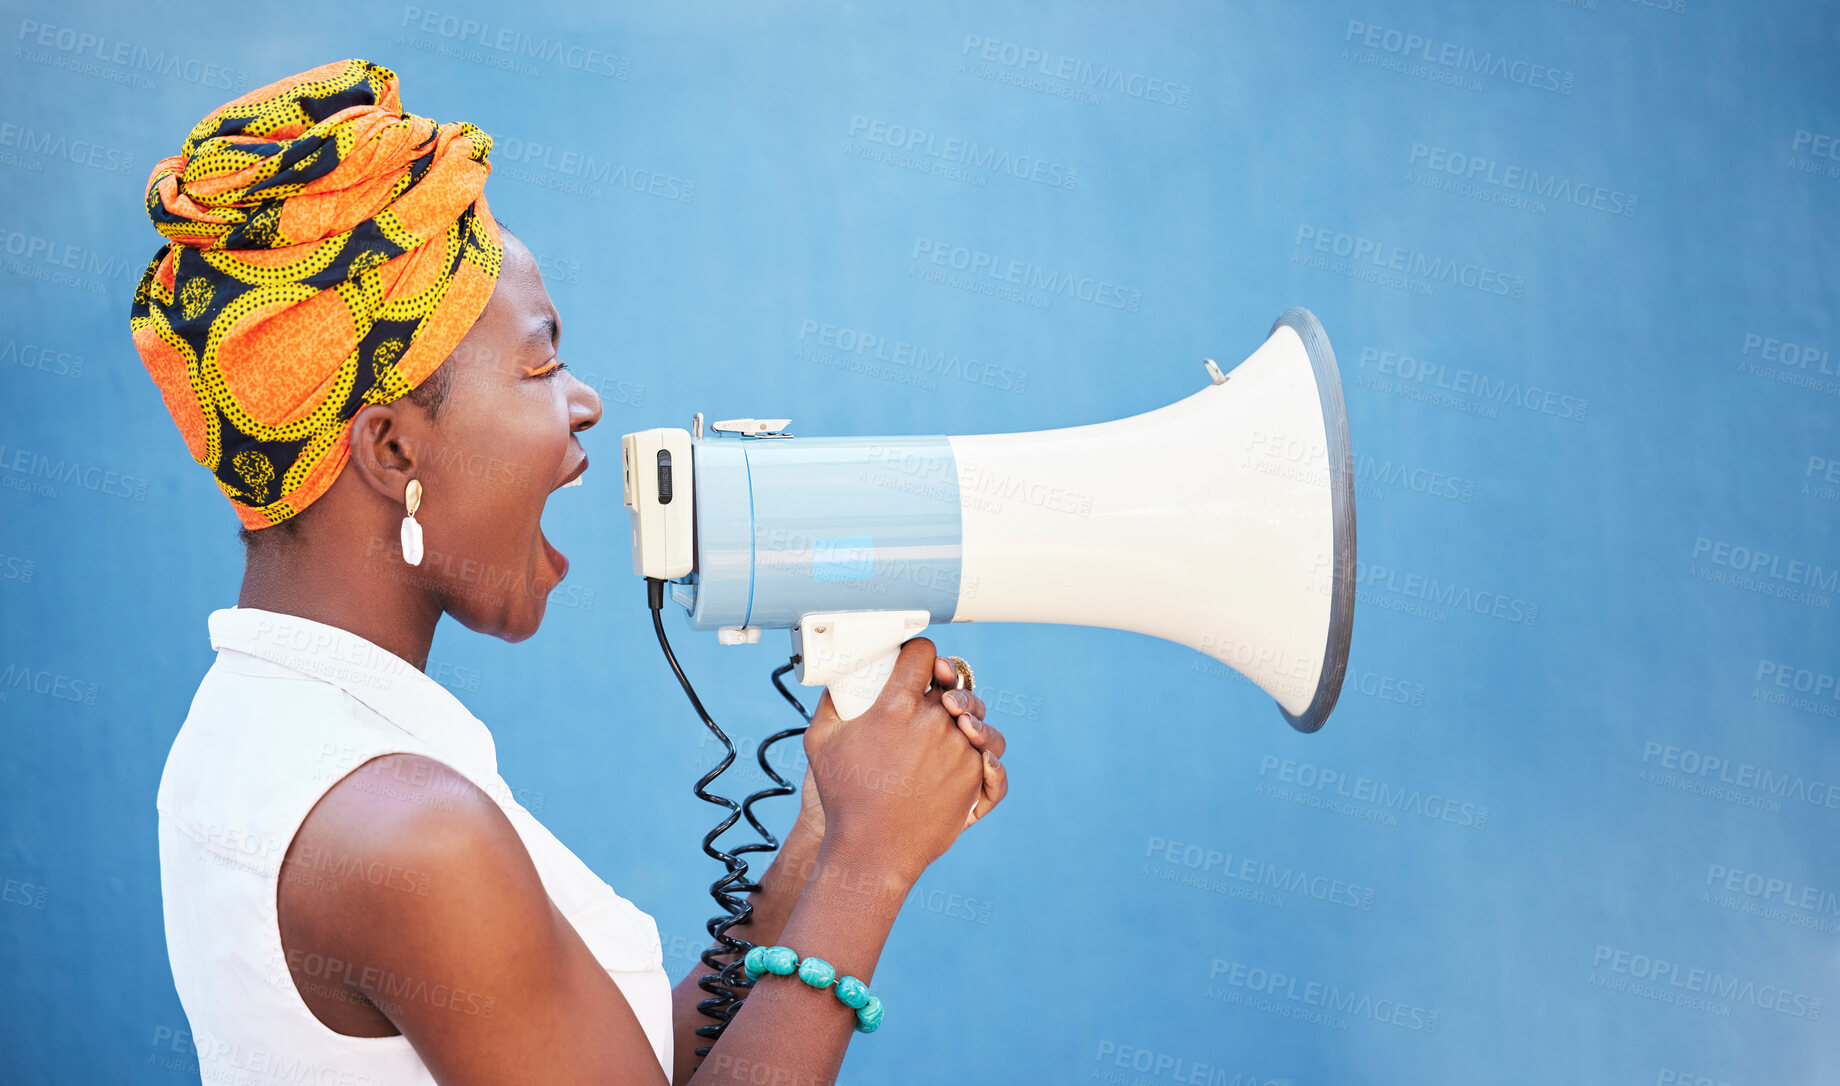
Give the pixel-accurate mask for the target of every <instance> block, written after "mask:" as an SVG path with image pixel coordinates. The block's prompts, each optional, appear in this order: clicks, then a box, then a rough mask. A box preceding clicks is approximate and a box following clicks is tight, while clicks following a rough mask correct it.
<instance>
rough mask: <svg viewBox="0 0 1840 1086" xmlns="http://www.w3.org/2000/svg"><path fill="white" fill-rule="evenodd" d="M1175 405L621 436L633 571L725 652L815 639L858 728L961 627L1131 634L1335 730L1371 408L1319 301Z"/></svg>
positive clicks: (1292, 714) (756, 423) (820, 665)
mask: <svg viewBox="0 0 1840 1086" xmlns="http://www.w3.org/2000/svg"><path fill="white" fill-rule="evenodd" d="M1206 366H1207V372H1208V375H1209V382H1208V384H1207V385H1206V386H1204V387H1203V388H1202V389H1201V390H1200V391H1198V392H1196V393H1194V394H1193V395H1190V396H1188V397H1186V398H1184V399H1181V400H1178V401H1176V402H1175V403H1172V404H1170V405H1168V406H1167V407H1161V408H1157V409H1156V410H1153V411H1147V412H1144V413H1142V414H1138V415H1132V416H1130V417H1128V418H1122V419H1118V420H1116V421H1112V422H1102V423H1096V424H1092V425H1086V426H1071V427H1067V428H1064V429H1056V430H1038V431H1033V432H1028V433H1012V434H979V435H969V436H963V435H953V436H943V435H933V436H919V437H914V436H900V437H847V438H836V437H794V436H792V435H791V434H789V433H788V432H787V426H788V425H789V420H786V419H730V420H725V421H721V422H716V423H713V424H711V425H710V426H709V427H707V428H705V427H704V426H703V421H702V416H701V415H698V416H697V417H696V420H695V422H694V424H693V427H692V429H691V430H689V431H685V430H681V429H655V430H645V431H641V432H638V433H631V434H627V435H625V436H624V437H623V438H622V440H621V455H622V460H623V481H624V490H625V499H626V506H627V509H628V510H629V511H630V513H631V519H632V535H633V571H634V572H635V573H638V574H641V575H643V576H645V577H648V578H652V579H655V580H657V581H663V582H669V585H668V587H669V593H670V598H671V599H673V600H674V601H676V602H677V603H678V604H680V605H682V606H683V607H684V608H686V609H687V611H688V612H689V618H690V623H691V625H692V626H693V627H694V628H696V629H699V630H714V631H716V632H717V636H718V638H719V639H720V640H721V641H722V642H723V643H725V644H744V643H753V642H757V641H758V640H759V638H760V632H761V631H762V630H768V629H786V630H790V631H791V633H792V645H793V652H794V653H795V654H796V655H797V656H798V658H799V664H798V679H799V681H800V682H801V683H803V684H804V685H806V686H826V687H828V688H829V689H830V693H831V701H832V704H833V705H834V706H835V708H836V710H837V712H838V715H839V716H841V717H843V718H844V719H846V720H847V719H849V718H852V717H855V716H858V715H860V714H861V713H862V712H863V711H864V710H865V709H867V708H868V707H869V706H870V705H871V704H872V703H873V702H874V701H875V698H876V695H877V694H879V693H880V691H881V689H882V687H883V685H884V684H885V683H886V682H887V680H888V677H889V675H890V674H891V673H892V671H893V668H894V662H895V658H896V656H897V655H898V654H899V651H900V647H901V644H902V642H904V641H906V640H907V639H908V638H910V637H913V636H914V635H915V634H917V633H919V632H921V631H922V630H924V629H926V628H927V626H928V625H930V624H932V623H938V622H1050V623H1062V624H1070V625H1079V626H1103V627H1111V628H1113V629H1119V630H1132V631H1136V632H1138V633H1144V634H1149V635H1151V636H1154V637H1159V638H1163V639H1165V640H1168V641H1174V642H1176V643H1178V644H1182V645H1187V646H1188V647H1190V648H1192V649H1196V650H1198V651H1200V652H1203V653H1206V654H1207V655H1209V656H1211V657H1213V658H1214V659H1216V660H1219V661H1220V662H1221V663H1224V664H1226V665H1227V666H1229V667H1231V668H1234V669H1235V670H1237V671H1238V672H1240V673H1241V674H1242V675H1244V676H1245V677H1246V678H1247V679H1249V680H1251V681H1252V682H1253V683H1254V684H1256V685H1257V686H1259V687H1260V688H1261V689H1263V690H1264V691H1265V692H1266V693H1268V694H1270V695H1271V697H1272V698H1273V699H1274V700H1276V702H1277V703H1278V708H1279V709H1280V710H1281V711H1282V712H1283V714H1284V718H1285V719H1286V720H1288V721H1289V722H1290V723H1291V725H1292V726H1293V727H1295V728H1296V729H1297V730H1299V731H1303V732H1313V731H1315V730H1316V729H1318V728H1320V727H1321V726H1322V725H1323V722H1324V721H1326V720H1327V719H1328V718H1329V713H1330V711H1331V710H1333V709H1334V708H1335V702H1336V698H1337V697H1338V696H1339V695H1340V693H1341V688H1342V675H1343V672H1344V671H1345V670H1346V667H1347V663H1348V644H1349V637H1350V634H1351V633H1352V629H1353V619H1354V598H1355V583H1354V570H1355V529H1354V491H1353V487H1352V482H1353V475H1352V471H1351V464H1352V459H1351V454H1350V451H1349V445H1348V416H1347V411H1346V408H1345V406H1344V404H1343V400H1342V385H1341V378H1340V375H1339V374H1338V372H1337V370H1336V366H1335V353H1334V352H1333V351H1332V350H1331V349H1330V347H1329V339H1328V337H1327V336H1326V335H1325V334H1324V333H1323V329H1322V325H1321V324H1320V323H1319V322H1318V321H1317V319H1316V317H1315V316H1314V315H1313V314H1311V313H1310V312H1309V311H1308V310H1306V309H1301V308H1296V309H1290V310H1286V311H1285V312H1284V313H1283V315H1281V316H1280V317H1278V319H1277V321H1276V322H1275V323H1273V325H1272V327H1271V331H1270V332H1269V333H1268V335H1267V338H1266V340H1265V343H1264V345H1263V346H1261V347H1260V348H1259V349H1258V350H1256V351H1254V352H1253V353H1252V356H1251V357H1249V358H1247V359H1246V360H1245V361H1244V362H1241V363H1240V364H1239V365H1238V366H1235V367H1234V368H1233V369H1232V371H1231V372H1227V373H1223V372H1221V370H1220V368H1219V367H1218V366H1217V365H1216V364H1215V363H1214V362H1213V361H1212V360H1209V361H1208V362H1207V363H1206Z"/></svg>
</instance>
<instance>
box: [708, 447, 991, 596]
mask: <svg viewBox="0 0 1840 1086" xmlns="http://www.w3.org/2000/svg"><path fill="white" fill-rule="evenodd" d="M695 456H696V506H697V508H696V521H697V544H696V548H697V580H696V585H695V602H694V604H693V605H692V607H691V615H690V619H691V623H692V625H694V626H695V627H696V628H697V629H713V628H715V627H718V626H759V627H763V628H767V629H776V628H789V627H792V626H796V625H797V624H798V621H799V618H800V617H801V616H803V615H806V614H809V613H811V612H814V611H865V610H875V611H909V610H911V611H920V610H924V611H926V612H927V613H928V614H929V615H931V617H932V621H934V622H950V621H951V620H952V616H953V614H954V613H956V611H957V610H958V597H959V591H960V580H961V571H962V562H961V557H962V552H963V526H962V523H961V518H960V510H959V492H958V468H957V463H956V461H955V459H954V457H953V455H952V446H951V443H950V442H949V441H948V440H947V439H946V438H945V437H943V436H926V437H905V436H904V437H856V438H798V439H796V440H778V439H773V438H760V439H752V438H749V439H742V438H720V437H718V438H710V439H705V440H702V441H699V442H698V443H697V444H696V446H695Z"/></svg>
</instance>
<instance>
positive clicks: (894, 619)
mask: <svg viewBox="0 0 1840 1086" xmlns="http://www.w3.org/2000/svg"><path fill="white" fill-rule="evenodd" d="M931 619H932V616H931V615H930V614H928V613H927V612H925V611H828V612H823V613H815V614H809V615H806V616H804V617H803V618H802V619H800V620H799V624H798V625H797V626H796V627H794V628H793V631H792V651H793V652H794V653H795V654H796V655H797V656H798V658H799V682H800V683H801V684H802V685H804V686H822V687H825V688H827V689H828V690H830V692H831V707H832V708H834V709H836V710H837V716H838V717H839V718H840V719H843V720H854V719H856V718H857V717H859V716H861V715H863V713H865V712H867V711H868V709H869V706H871V705H874V704H875V699H876V698H878V697H880V696H881V694H882V688H883V687H884V686H887V685H888V678H889V676H891V675H893V674H894V663H895V661H896V660H897V659H899V658H900V656H901V646H902V645H903V644H904V643H906V641H907V639H908V638H910V637H913V636H915V635H917V634H918V633H920V631H922V630H924V629H926V626H927V623H928V622H929V621H931ZM980 791H981V790H980ZM976 812H977V801H976V800H975V799H974V800H972V801H971V809H970V810H969V811H967V812H966V813H965V817H966V818H970V816H971V815H972V814H975V813H976Z"/></svg>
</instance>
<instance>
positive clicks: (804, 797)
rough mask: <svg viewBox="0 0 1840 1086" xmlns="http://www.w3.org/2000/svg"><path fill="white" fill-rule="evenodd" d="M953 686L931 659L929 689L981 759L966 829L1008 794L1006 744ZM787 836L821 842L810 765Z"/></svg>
mask: <svg viewBox="0 0 1840 1086" xmlns="http://www.w3.org/2000/svg"><path fill="white" fill-rule="evenodd" d="M957 682H958V669H957V668H954V667H953V666H952V661H951V660H950V659H949V658H947V657H944V656H937V657H934V659H933V685H934V686H937V687H939V688H941V689H943V690H945V691H946V695H945V696H944V697H942V698H941V699H940V704H941V705H943V706H944V707H945V709H946V711H947V712H949V713H951V714H952V716H953V719H954V720H955V721H957V723H958V727H959V730H961V731H963V732H964V733H965V738H966V739H969V740H970V741H971V745H972V746H973V747H975V748H977V751H978V753H979V754H980V755H982V756H984V789H983V792H982V793H981V794H980V795H979V796H978V800H977V809H976V810H974V811H973V812H972V813H971V815H970V816H969V821H968V822H967V823H966V825H969V824H970V823H971V822H976V821H977V820H978V819H980V818H983V817H984V816H985V815H987V814H989V813H990V811H991V808H993V807H995V806H996V805H997V804H999V803H1001V802H1003V797H1004V796H1006V795H1008V794H1009V770H1008V769H1007V768H1005V767H1004V765H1003V762H1002V758H1003V751H1004V750H1005V748H1006V746H1007V744H1006V742H1005V741H1004V738H1003V733H1002V732H1001V731H999V730H997V729H996V728H995V727H993V726H991V725H989V724H986V723H985V722H984V699H983V698H980V697H978V696H977V695H976V694H974V693H972V692H971V691H969V690H961V691H953V690H951V689H950V688H951V686H952V685H953V684H955V683H957ZM787 836H788V838H789V839H790V838H791V837H793V836H805V837H809V838H811V839H812V840H823V839H824V804H823V803H822V802H820V800H819V797H818V785H817V781H816V779H815V778H814V777H813V776H812V772H811V766H810V765H807V766H806V767H805V783H804V784H803V785H801V786H800V787H799V814H798V817H797V818H796V819H794V820H793V823H792V832H791V833H790V834H788V835H787Z"/></svg>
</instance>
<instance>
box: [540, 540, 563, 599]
mask: <svg viewBox="0 0 1840 1086" xmlns="http://www.w3.org/2000/svg"><path fill="white" fill-rule="evenodd" d="M537 542H538V543H540V544H542V548H543V559H544V561H546V562H548V563H549V568H550V571H551V572H552V573H553V574H554V575H555V580H554V581H551V582H550V586H549V587H550V588H555V587H556V586H557V585H559V584H561V583H562V579H563V578H564V577H567V576H568V575H569V559H568V556H567V555H565V554H563V553H562V552H561V551H559V550H557V549H556V545H555V544H554V543H551V542H550V541H549V537H548V536H546V535H544V534H543V529H541V528H538V529H537ZM548 594H549V593H548V591H547V590H546V591H545V592H544V595H546V596H547V595H548Z"/></svg>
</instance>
